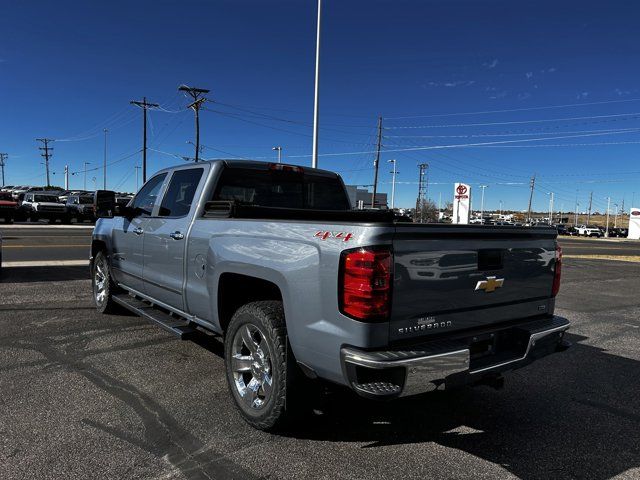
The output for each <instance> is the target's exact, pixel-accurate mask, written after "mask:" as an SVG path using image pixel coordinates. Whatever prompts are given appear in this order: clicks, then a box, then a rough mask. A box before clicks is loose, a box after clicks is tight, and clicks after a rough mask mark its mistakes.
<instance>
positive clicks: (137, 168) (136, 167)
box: [133, 165, 140, 192]
mask: <svg viewBox="0 0 640 480" xmlns="http://www.w3.org/2000/svg"><path fill="white" fill-rule="evenodd" d="M133 168H134V169H135V171H136V192H137V191H138V188H139V186H138V170H140V167H139V166H138V165H136V166H135V167H133Z"/></svg>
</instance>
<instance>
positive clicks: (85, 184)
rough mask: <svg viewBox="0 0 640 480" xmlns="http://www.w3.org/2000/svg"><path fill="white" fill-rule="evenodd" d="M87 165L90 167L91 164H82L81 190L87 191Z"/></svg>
mask: <svg viewBox="0 0 640 480" xmlns="http://www.w3.org/2000/svg"><path fill="white" fill-rule="evenodd" d="M87 165H91V162H84V186H83V188H82V189H83V190H85V191H86V190H87Z"/></svg>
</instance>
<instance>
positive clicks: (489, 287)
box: [476, 277, 504, 293]
mask: <svg viewBox="0 0 640 480" xmlns="http://www.w3.org/2000/svg"><path fill="white" fill-rule="evenodd" d="M503 283H504V278H496V277H487V279H486V280H480V281H479V282H478V283H476V290H484V291H485V292H487V293H489V292H493V291H494V290H495V289H496V288H500V287H501V286H502V284H503Z"/></svg>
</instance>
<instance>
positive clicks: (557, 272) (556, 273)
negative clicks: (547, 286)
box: [551, 245, 562, 297]
mask: <svg viewBox="0 0 640 480" xmlns="http://www.w3.org/2000/svg"><path fill="white" fill-rule="evenodd" d="M561 275H562V247H561V246H560V245H556V266H555V267H554V269H553V288H552V290H551V296H552V297H555V296H556V295H557V294H558V292H559V291H560V276H561Z"/></svg>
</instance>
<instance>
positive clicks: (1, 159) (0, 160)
mask: <svg viewBox="0 0 640 480" xmlns="http://www.w3.org/2000/svg"><path fill="white" fill-rule="evenodd" d="M8 156H9V155H7V154H6V153H0V169H1V170H2V186H3V187H4V166H5V163H4V162H5V161H6V160H7V157H8Z"/></svg>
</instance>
